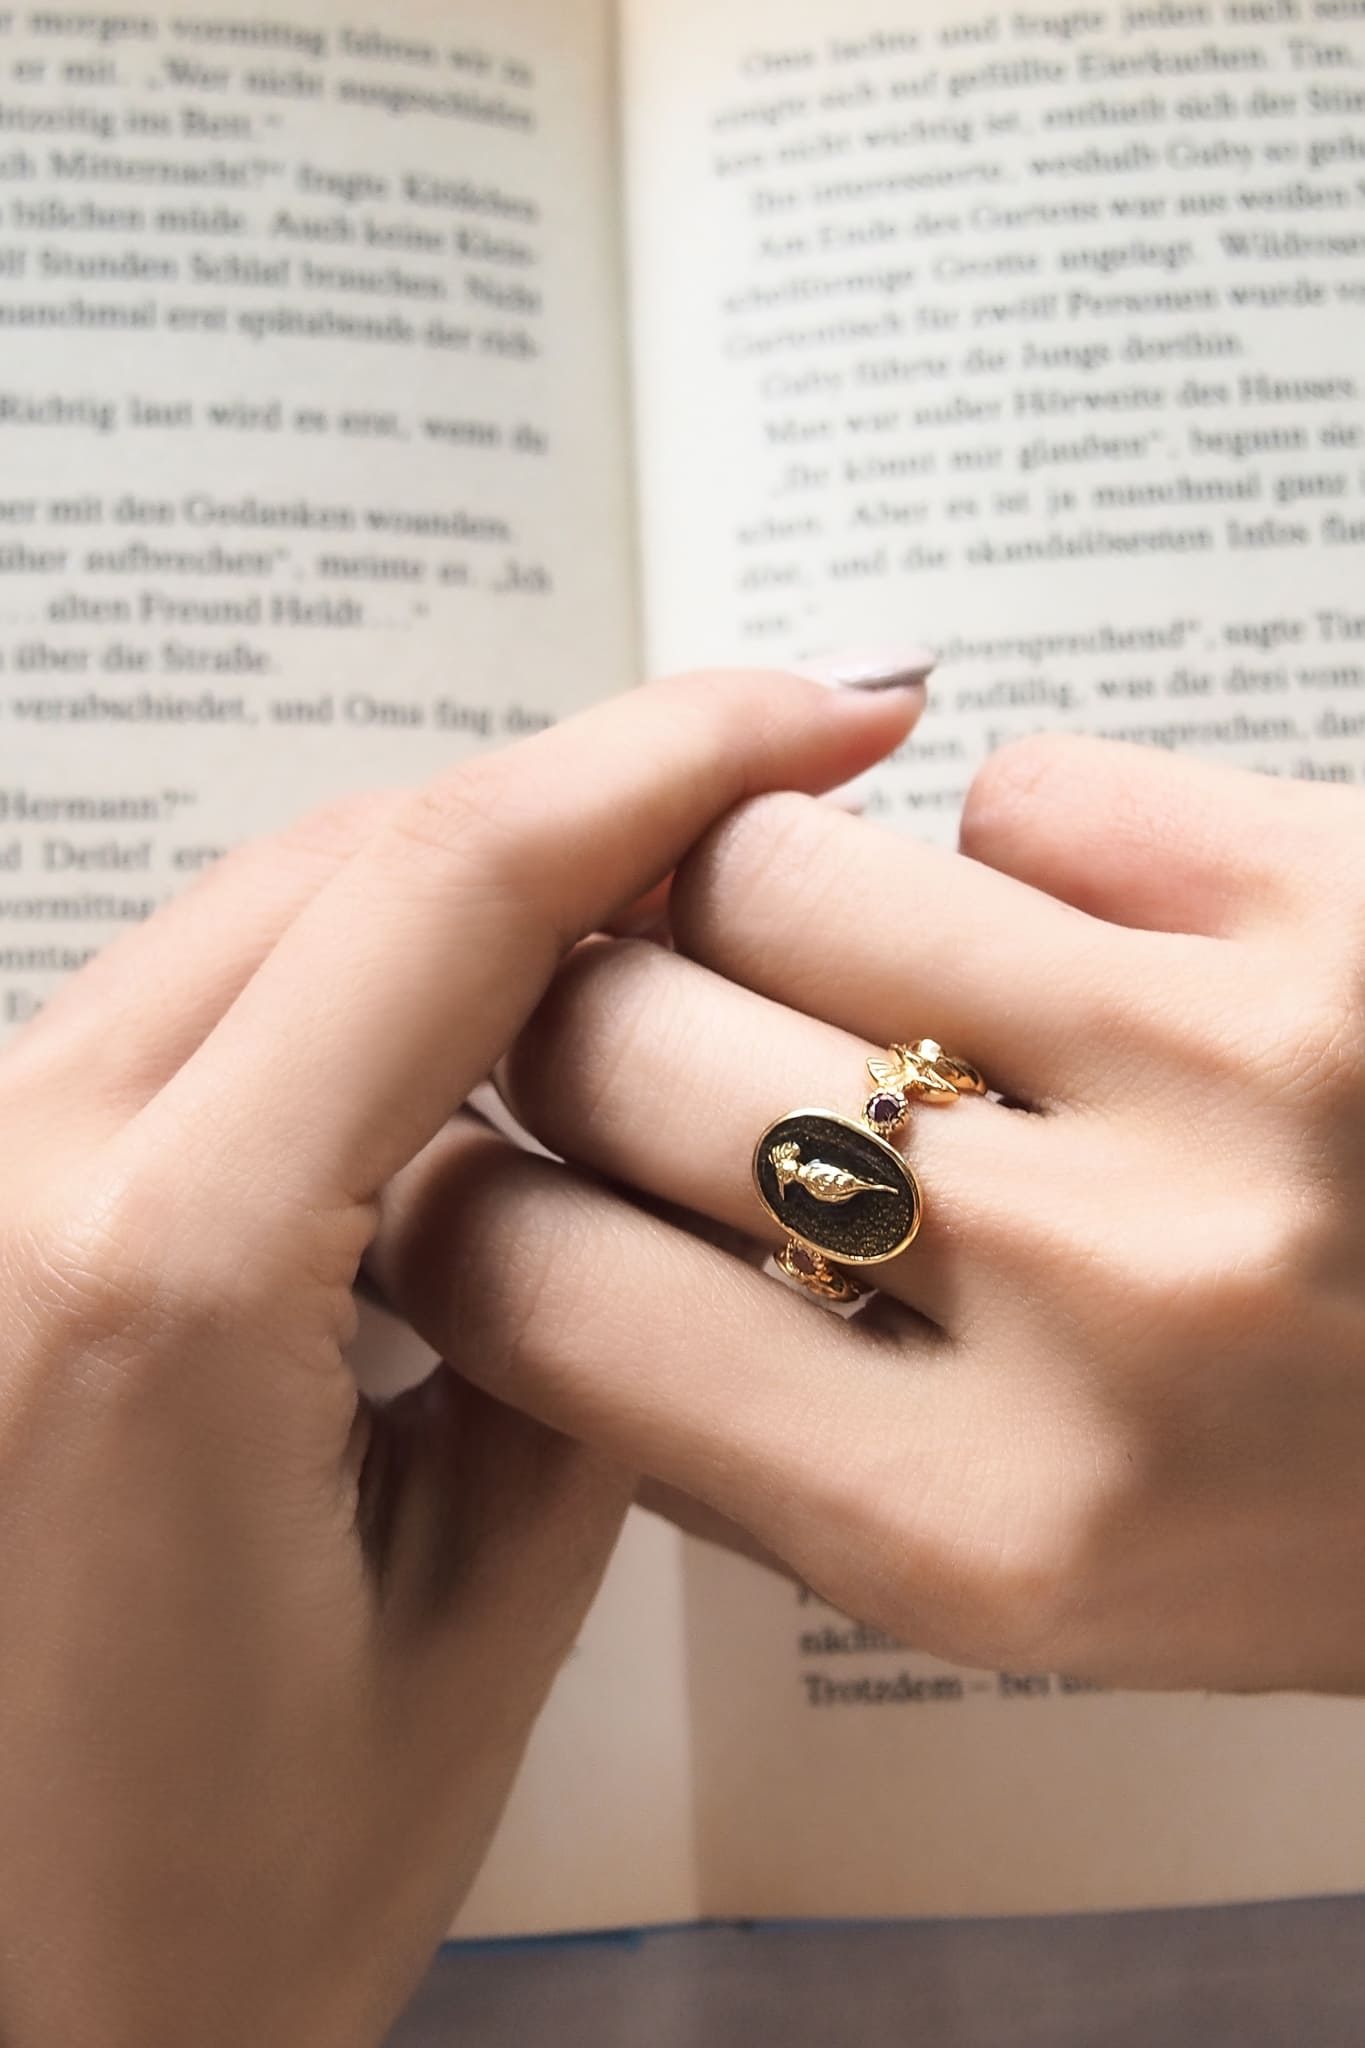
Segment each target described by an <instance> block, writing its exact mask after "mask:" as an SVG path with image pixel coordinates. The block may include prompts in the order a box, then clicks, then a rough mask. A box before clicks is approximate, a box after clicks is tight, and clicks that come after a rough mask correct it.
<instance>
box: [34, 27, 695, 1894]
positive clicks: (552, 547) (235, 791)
mask: <svg viewBox="0 0 1365 2048" xmlns="http://www.w3.org/2000/svg"><path fill="white" fill-rule="evenodd" d="M615 54H616V51H615V38H614V33H613V21H612V9H611V6H610V5H609V0H386V4H385V5H384V6H382V7H379V6H375V7H367V6H366V5H365V4H363V0H362V4H359V5H358V6H357V7H355V8H354V9H350V8H347V9H333V8H329V7H328V6H326V5H325V4H319V0H289V5H288V6H287V7H281V8H274V7H271V6H269V5H267V6H264V7H263V6H261V5H260V4H258V0H184V4H183V5H181V4H177V5H176V6H175V7H173V8H172V7H166V8H164V9H163V8H162V7H160V6H159V5H158V4H156V0H148V4H134V5H132V6H131V7H125V8H115V7H113V6H107V5H106V6H100V5H96V6H95V7H93V8H87V7H82V8H79V9H68V8H62V7H56V8H52V9H38V8H33V9H29V8H27V7H17V8H14V9H10V8H7V7H5V6H4V5H3V4H0V746H2V747H3V767H2V768H0V1035H3V1034H4V1033H5V1032H8V1031H12V1030H15V1029H17V1028H18V1027H19V1026H20V1025H22V1023H23V1022H24V1021H25V1020H26V1019H27V1018H28V1017H30V1016H32V1015H33V1013H34V1012H35V1010H36V1009H37V1008H38V1007H39V1006H40V1005H41V1004H42V1002H43V1001H44V999H45V998H46V997H47V996H48V995H49V994H50V993H51V991H52V990H53V989H54V988H55V987H56V985H57V983H58V981H59V979H60V978H61V977H62V976H63V975H64V974H66V973H68V972H70V971H71V970H72V969H73V968H75V967H78V966H79V965H80V964H81V963H82V962H83V961H84V960H85V959H86V958H87V957H88V956H89V954H90V953H91V952H92V951H93V950H95V949H96V948H98V947H99V946H100V945H102V944H103V943H105V942H106V941H107V940H108V939H110V938H112V937H113V936H114V935H115V934H116V933H117V932H118V931H119V930H120V929H122V928H123V927H125V926H126V925H128V924H129V923H131V922H134V921H136V920H139V919H141V918H143V917H145V916H147V915H148V914H149V913H150V912H151V911H152V910H153V909H154V908H155V907H156V906H157V905H158V904H159V903H160V902H161V901H163V900H164V899H165V898H166V897H167V896H169V895H170V894H171V893H172V892H173V891H174V890H176V889H177V888H179V887H180V886H182V885H183V884H184V883H185V882H186V881H187V880H188V879H189V878H190V877H191V876H192V875H194V874H195V873H197V872H198V871H199V870H200V869H201V868H202V867H204V866H205V865H207V864H208V863H209V862H210V861H211V860H213V859H214V858H215V857H216V856H217V855H218V853H219V852H221V850H222V849H224V848H225V847H227V846H229V845H231V844H233V843H234V842H236V841H238V840H241V839H242V838H244V837H246V836H248V835H250V834H253V833H257V832H260V831H263V830H267V829H271V828H274V827H276V826H279V825H281V824H283V823H284V822H285V821H286V820H287V819H288V818H290V817H291V816H293V815H294V814H295V813H297V812H298V811H299V810H300V809H302V808H303V807H304V806H305V805H307V804H310V803H313V802H316V801H318V800H320V799H323V798H325V797H328V796H330V795H333V794H336V793H339V792H341V791H343V790H347V789H351V788H359V787H368V786H372V785H393V784H400V785H401V784H406V783H413V782H416V781H418V780H420V779H421V778H423V777H425V776H426V775H428V774H430V773H432V772H434V771H435V770H437V769H438V768H440V767H441V766H442V765H443V764H445V763H449V762H453V761H455V760H457V759H459V758H460V757H461V756H462V755H464V754H467V753H469V752H471V751H473V750H475V749H478V748H481V747H485V746H493V745H496V744H500V743H504V742H506V741H509V740H513V739H516V738H518V737H520V736H521V735H523V734H526V733H528V732H532V731H534V730H536V729H537V728H539V727H541V726H543V725H544V724H546V723H547V722H549V721H550V720H552V719H554V718H556V717H557V716H559V715H561V714H562V713H564V712H566V711H568V710H570V709H572V708H573V707H575V706H577V705H579V704H582V703H585V702H587V701H589V700H591V699H595V698H598V697H600V696H602V695H604V694H606V693H608V692H610V691H614V690H617V689H621V688H623V687H625V686H626V685H627V684H629V683H630V682H631V681H633V680H634V679H635V676H636V673H637V670H636V661H637V652H638V646H637V631H636V618H635V590H634V565H633V555H634V535H633V531H632V517H631V491H630V477H629V445H628V444H629V435H628V423H627V417H626V407H625V406H624V404H623V402H622V392H623V390H624V388H625V378H624V360H625V358H624V348H623V341H624V336H623V331H622V321H621V304H620V294H619V289H618V278H619V256H620V250H619V236H618V232H617V222H618V192H617V181H616V162H615V153H614V147H613V138H614V131H615V120H616V103H615V96H614V89H613V87H614V66H615ZM366 1337H367V1344H366V1351H367V1356H366V1358H365V1359H364V1361H363V1365H364V1370H365V1373H366V1377H367V1380H368V1382H369V1383H370V1384H371V1385H372V1386H375V1387H380V1386H383V1385H389V1386H392V1385H394V1384H397V1383H401V1381H402V1379H403V1378H404V1376H405V1375H406V1376H408V1377H411V1376H413V1375H416V1374H420V1371H421V1370H422V1368H423V1364H424V1362H425V1361H424V1359H423V1357H422V1356H421V1354H420V1352H413V1353H411V1354H408V1355H400V1353H399V1351H398V1350H397V1349H396V1347H395V1343H394V1333H393V1331H392V1329H383V1328H381V1327H379V1326H378V1324H377V1322H376V1319H374V1318H370V1327H369V1328H368V1330H367V1332H366ZM680 1598H681V1595H680V1582H679V1577H678V1547H677V1539H676V1538H674V1537H673V1536H672V1534H671V1532H663V1531H659V1530H657V1529H654V1528H653V1527H652V1526H649V1525H642V1526H641V1527H640V1528H639V1529H637V1530H635V1531H634V1532H633V1533H632V1534H631V1536H630V1538H629V1540H628V1542H627V1544H626V1546H625V1547H624V1549H623V1551H622V1554H621V1556H620V1558H619V1559H618V1561H617V1563H616V1565H615V1566H614V1567H613V1570H612V1573H611V1575H610V1577H609V1580H608V1584H607V1587H606V1590H605V1592H604V1595H603V1598H602V1600H601V1602H600V1604H599V1606H598V1608H597V1610H596V1612H595V1613H594V1615H593V1616H592V1617H591V1619H590V1621H589V1623H588V1626H587V1628H586V1630H585V1633H584V1637H583V1641H582V1643H581V1645H580V1647H579V1650H578V1652H577V1654H576V1655H575V1657H574V1659H573V1661H572V1663H571V1665H570V1667H569V1669H568V1670H567V1671H566V1673H565V1674H564V1677H563V1680H562V1682H561V1684H560V1686H559V1687H558V1689H557V1692H556V1694H555V1697H554V1701H553V1704H552V1706H551V1709H550V1711H549V1713H548V1714H547V1716H546V1719H545V1722H544V1724H543V1725H542V1727H541V1729H540V1730H539V1731H538V1734H537V1736H536V1740H535V1745H534V1748H533V1751H532V1754H531V1756H530V1759H529V1761H528V1766H527V1770H526V1773H525V1776H524V1778H523V1781H522V1784H521V1786H520V1788H519V1790H518V1793H517V1795H516V1797H515V1799H514V1803H513V1807H512V1809H511V1811H510V1813H509V1815H508V1818H507V1824H506V1829H505V1831H504V1834H503V1836H502V1838H501V1839H500V1842H499V1844H498V1846H497V1847H496V1848H495V1851H494V1853H493V1856H492V1859H491V1861H490V1864H489V1868H488V1871H487V1874H486V1876H485V1878H484V1880H483V1883H482V1885H481V1887H480V1890H479V1892H478V1894H477V1896H476V1897H475V1898H473V1899H472V1900H471V1901H470V1903H469V1906H468V1909H467V1912H466V1916H465V1918H464V1920H463V1922H462V1931H470V1932H474V1931H477V1932H480V1933H489V1932H494V1933H504V1934H505V1933H523V1932H533V1931H534V1932H539V1931H542V1930H544V1929H546V1928H549V1927H557V1926H582V1925H599V1924H603V1923H607V1924H611V1923H619V1922H621V1921H624V1920H634V1919H637V1918H640V1917H642V1916H646V1917H651V1918H658V1919H664V1920H673V1919H678V1918H682V1917H685V1916H687V1915H689V1914H690V1913H692V1912H693V1911H694V1910H695V1904H696V1894H695V1886H694V1883H693V1877H692V1867H691V1855H692V1837H691V1809H690V1802H689V1795H688V1783H687V1728H686V1709H685V1699H684V1688H683V1684H682V1676H681V1672H680V1670H679V1668H678V1665H679V1658H680V1655H681V1647H680V1646H681V1629H680V1622H679V1612H680ZM479 1677H480V1675H479V1674H477V1673H474V1674H471V1680H472V1682H476V1683H477V1682H479Z"/></svg>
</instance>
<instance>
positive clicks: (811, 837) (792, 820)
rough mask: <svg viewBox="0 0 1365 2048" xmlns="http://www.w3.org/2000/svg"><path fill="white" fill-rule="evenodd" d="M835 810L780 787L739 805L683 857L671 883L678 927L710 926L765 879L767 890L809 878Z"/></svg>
mask: <svg viewBox="0 0 1365 2048" xmlns="http://www.w3.org/2000/svg"><path fill="white" fill-rule="evenodd" d="M832 815H833V814H832V813H831V812H830V811H829V810H828V808H827V807H822V806H821V805H820V804H819V803H817V802H816V800H815V799H814V798H813V797H808V796H800V795H798V794H797V793H795V792H794V791H790V790H782V791H778V792H776V793H774V794H772V795H769V796H757V797H751V798H749V799H748V801H747V802H745V803H742V804H738V805H737V806H736V807H735V809H734V810H732V811H730V812H729V813H728V815H727V816H726V817H724V818H722V819H721V821H720V823H719V824H718V825H715V826H713V827H712V829H711V830H710V831H709V832H708V833H707V834H706V835H705V836H704V838H702V839H701V840H700V841H699V842H698V844H697V845H696V847H695V848H694V849H693V851H692V852H691V853H690V854H689V855H688V856H687V858H686V859H685V860H684V861H683V862H682V864H681V865H680V867H679V869H678V873H677V876H676V878H675V880H674V884H673V895H672V904H671V909H672V919H673V925H674V929H675V931H677V932H679V933H680V934H689V935H690V934H691V933H692V932H694V931H700V930H702V929H704V928H708V927H709V926H710V925H711V923H712V922H713V921H714V918H715V914H716V913H717V912H718V911H723V906H725V905H726V904H728V903H729V901H730V900H731V898H732V897H735V896H740V897H742V896H743V895H744V894H746V893H747V891H748V890H749V888H750V887H751V885H753V884H755V883H758V882H760V881H761V882H762V884H763V887H764V890H765V893H766V892H767V891H768V890H769V889H770V888H775V887H780V885H781V884H782V883H783V882H784V881H785V880H792V881H795V882H798V883H799V884H800V885H801V894H802V896H803V897H804V895H805V894H806V892H807V891H808V888H809V884H810V879H811V855H812V851H813V849H814V847H815V844H816V841H817V838H818V835H819V833H820V830H821V828H822V826H827V825H828V822H829V819H830V817H831V816H832Z"/></svg>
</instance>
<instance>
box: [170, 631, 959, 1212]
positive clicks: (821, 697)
mask: <svg viewBox="0 0 1365 2048" xmlns="http://www.w3.org/2000/svg"><path fill="white" fill-rule="evenodd" d="M922 701H923V691H922V685H921V686H918V687H916V686H914V685H911V686H909V687H905V688H901V689H895V690H889V691H879V692H877V693H875V694H867V693H862V692H858V691H844V692H834V691H830V690H826V689H823V688H821V687H820V686H818V685H816V684H813V683H807V682H801V681H797V680H796V679H794V678H791V677H788V676H782V675H776V674H765V673H758V672H747V671H746V672H737V673H716V674H710V675H706V676H700V677H694V678H681V679H678V680H675V681H672V682H668V683H656V684H651V685H649V686H648V687H647V688H645V689H641V690H636V691H632V692H631V693H630V694H629V695H627V696H625V697H622V698H619V699H615V700H613V701H611V702H610V703H607V704H604V705H600V706H598V707H597V708H596V709H594V710H592V711H589V712H585V713H584V714H582V715H581V716H580V717H577V718H574V719H572V720H570V721H568V722H567V723H565V724H564V725H562V726H558V727H555V728H553V729H552V730H550V731H548V732H545V733H541V734H538V735H537V736H536V738H534V739H532V740H528V741H525V742H523V743H522V744H521V745H520V746H517V747H513V748H509V749H508V750H506V751H505V752H502V753H498V754H493V755H489V756H486V757H483V758H481V759H479V760H476V761H473V762H467V763H463V764H461V765H460V766H459V767H457V768H455V769H453V770H450V771H449V772H447V773H446V774H444V775H441V776H438V777H437V778H436V779H435V780H434V781H432V782H430V783H428V784H427V785H426V786H425V787H424V788H423V789H421V790H419V791H417V792H415V793H414V795H413V796H412V797H411V798H410V799H409V800H408V801H407V802H405V803H403V804H401V805H400V806H399V807H398V809H397V810H396V812H395V813H394V815H393V817H392V818H391V819H390V821H389V822H388V823H387V824H386V825H385V826H383V827H382V828H381V829H380V830H379V831H378V832H376V833H375V835H374V836H373V837H372V838H371V839H370V840H369V841H368V842H367V843H366V844H365V845H364V846H363V847H362V848H361V849H360V850H359V851H358V852H357V853H356V854H355V856H354V857H353V858H352V859H351V861H350V862H349V863H348V864H347V866H346V867H345V868H344V869H342V871H341V872H340V873H339V874H338V875H337V876H336V877H335V878H334V879H333V880H332V881H331V882H329V883H328V884H327V885H326V887H324V888H323V889H322V890H321V891H320V892H319V894H318V895H317V896H316V897H315V899H314V900H313V902H312V903H311V904H310V906H309V907H308V908H307V909H306V910H305V911H304V912H303V913H302V915H301V916H299V917H298V919H297V920H296V921H295V923H294V924H293V925H292V926H291V928H290V929H289V931H288V932H287V933H286V934H285V936H284V937H283V939H282V940H281V941H280V943H279V944H278V946H277V947H276V948H275V950H274V952H273V953H272V954H271V955H270V957H269V958H268V960H266V961H265V963H264V964H263V965H262V966H261V968H260V969H259V970H258V972H257V974H256V975H255V977H254V978H253V980H252V981H251V982H250V983H249V984H248V986H247V987H246V989H244V990H243V992H242V993H241V995H240V996H239V997H238V998H237V1000H236V1002H235V1003H234V1004H233V1005H232V1007H231V1008H230V1009H229V1011H228V1012H227V1014H226V1015H225V1016H224V1017H223V1018H222V1020H221V1021H220V1022H219V1024H218V1026H217V1027H216V1029H215V1030H214V1031H213V1032H212V1033H211V1034H210V1035H209V1037H208V1038H207V1039H206V1040H205V1041H204V1043H203V1045H202V1046H201V1047H200V1049H199V1051H198V1052H197V1053H196V1054H195V1055H194V1056H193V1057H192V1058H191V1059H190V1060H189V1061H188V1062H187V1063H186V1065H185V1066H184V1067H182V1068H181V1070H180V1072H179V1073H178V1074H177V1075H176V1076H175V1078H174V1079H173V1080H172V1081H171V1082H170V1083H169V1084H168V1086H167V1087H166V1088H165V1089H164V1090H163V1091H162V1093H161V1094H160V1096H158V1097H157V1098H156V1100H155V1101H154V1102H152V1103H151V1104H149V1105H148V1107H147V1108H146V1110H144V1112H143V1113H142V1116H141V1118H140V1119H139V1120H138V1121H139V1126H140V1128H141V1132H142V1135H143V1136H145V1137H146V1138H147V1139H148V1140H149V1141H150V1142H151V1143H153V1144H169V1145H173V1146H175V1147H176V1149H177V1151H179V1152H180V1153H181V1154H182V1155H183V1153H184V1152H185V1149H186V1147H187V1145H188V1146H189V1147H191V1148H196V1147H201V1148H202V1151H203V1154H204V1156H212V1157H215V1158H216V1159H217V1160H219V1161H222V1160H224V1159H226V1160H228V1161H230V1162H231V1179H232V1182H233V1183H235V1184H242V1185H245V1186H246V1187H248V1188H250V1189H251V1191H252V1197H253V1200H255V1201H260V1200H261V1199H262V1198H263V1197H264V1198H265V1199H266V1203H267V1206H272V1207H273V1206H274V1205H275V1204H276V1203H277V1202H282V1203H284V1204H287V1205H290V1206H293V1205H296V1204H298V1203H299V1202H305V1203H309V1204H319V1205H326V1206H329V1207H330V1206H332V1205H337V1206H343V1205H346V1204H353V1203H357V1202H367V1201H369V1200H371V1199H372V1198H373V1196H374V1194H375V1193H376V1192H377V1190H378V1189H379V1188H380V1187H382V1186H383V1185H384V1183H385V1182H386V1181H387V1180H389V1179H390V1178H391V1177H392V1175H393V1174H394V1173H395V1172H396V1171H397V1170H398V1169H399V1168H400V1167H401V1166H403V1165H404V1164H406V1162H407V1161H408V1160H409V1159H411V1158H412V1157H413V1156H414V1155H415V1154H416V1153H417V1152H418V1151H419V1150H420V1149H421V1147H422V1146H423V1145H424V1144H426V1143H427V1141H428V1140H429V1139H430V1138H431V1137H432V1136H433V1135H434V1134H435V1132H436V1131H437V1130H439V1129H440V1127H441V1125H442V1124H443V1123H444V1122H445V1120H446V1118H447V1117H448V1116H449V1115H450V1113H451V1112H452V1110H453V1109H455V1108H456V1107H457V1106H458V1104H459V1103H460V1102H462V1101H463V1100H464V1098H465V1096H466V1095H467V1094H468V1093H469V1091H470V1089H471V1088H472V1087H473V1086H474V1085H475V1084H476V1083H477V1082H478V1081H479V1080H480V1079H482V1078H483V1076H484V1075H485V1074H487V1073H488V1072H489V1071H490V1069H491V1068H492V1066H493V1065H494V1063H495V1062H496V1060H497V1059H498V1057H499V1055H500V1054H501V1053H502V1052H503V1050H504V1049H505V1047H506V1046H507V1045H508V1044H509V1043H510V1042H511V1040H512V1039H513V1037H514V1036H515V1035H516V1033H517V1032H518V1031H519V1030H520V1028H521V1026H522V1025H523V1024H524V1023H525V1021H526V1019H527V1018H528V1017H529V1015H530V1013H531V1011H532V1010H533V1009H534V1007H535V1005H536V1003H537V1001H538V1000H539V998H540V996H541V994H542V992H543V991H544V989H545V987H546V986H547V984H548V982H549V980H550V978H551V976H552V975H553V973H554V970H555V968H556V966H557V964H558V962H559V961H560V959H561V958H562V957H563V955H564V954H565V952H567V951H568V950H569V948H570V947H572V946H573V945H575V944H576V943H577V942H578V940H579V939H581V938H583V937H584V936H586V934H587V933H589V932H590V931H594V930H597V929H599V928H600V927H602V926H603V925H605V924H606V923H607V921H608V920H609V919H610V918H611V916H612V915H613V913H614V912H616V911H618V910H620V909H621V908H622V906H624V905H626V904H628V903H630V902H632V901H633V900H634V899H635V898H636V897H638V896H641V895H643V894H644V893H645V891H647V890H648V889H650V888H651V887H652V886H653V885H655V884H656V883H657V882H659V881H660V880H661V879H662V878H663V877H664V876H666V875H667V874H668V873H670V871H671V870H672V869H673V868H674V867H675V866H676V864H677V862H678V861H679V859H680V858H681V857H682V855H683V853H684V852H685V851H686V850H687V848H688V847H689V846H690V845H691V844H692V842H693V841H694V840H695V839H696V838H697V837H698V836H699V835H700V834H701V833H702V832H704V831H705V830H706V829H707V827H708V826H710V825H711V824H712V823H714V822H715V820H716V819H717V818H719V817H720V816H722V815H723V813H724V812H726V811H728V810H729V809H731V808H732V807H733V806H734V805H735V804H737V803H739V802H741V801H742V800H743V799H745V798H746V797H749V796H753V795H755V794H758V793H759V792H762V791H765V790H769V789H778V788H790V789H799V790H805V791H809V792H812V793H813V792H815V791H818V790H821V789H827V788H830V787H832V786H835V785H837V784H839V783H842V782H845V781H848V780H849V779H850V778H851V777H853V776H854V775H856V774H858V773H860V772H861V771H862V770H863V769H865V768H867V767H868V766H869V765H870V764H871V763H872V762H873V761H875V760H877V759H878V758H879V757H880V756H881V755H883V754H885V753H886V752H888V751H889V750H890V749H891V748H892V747H894V746H895V745H897V744H898V743H899V741H900V740H901V739H902V738H903V737H904V736H905V733H906V731H907V730H908V729H909V727H910V725H911V723H912V722H913V720H914V718H915V716H916V714H917V713H918V710H919V708H920V705H921V704H922Z"/></svg>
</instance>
